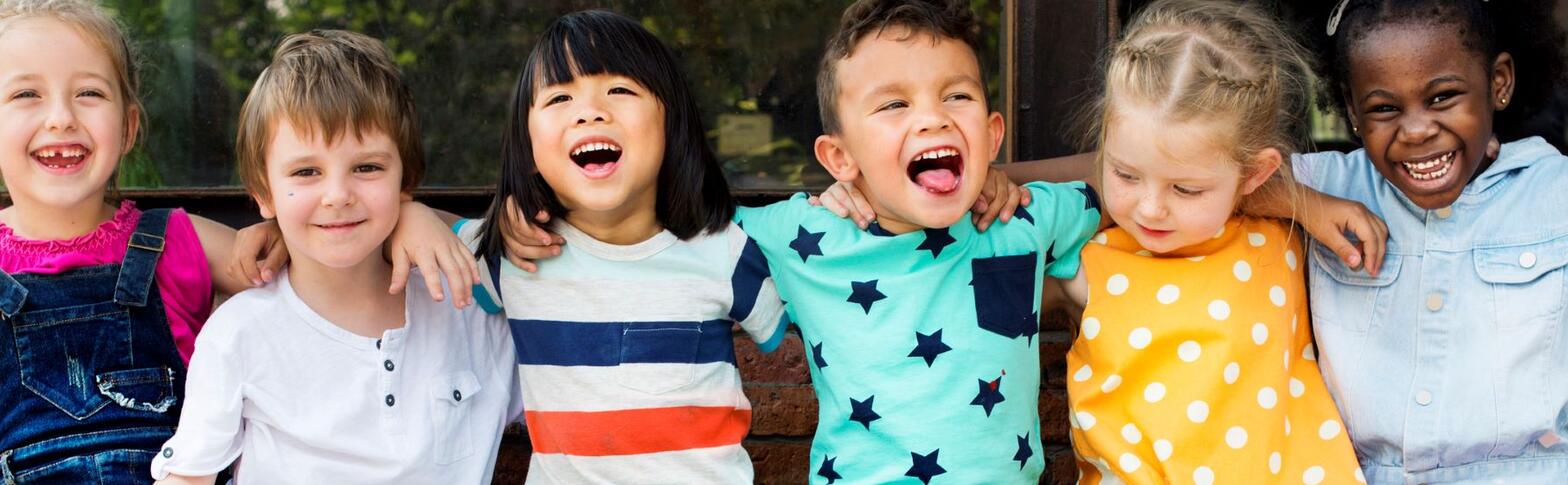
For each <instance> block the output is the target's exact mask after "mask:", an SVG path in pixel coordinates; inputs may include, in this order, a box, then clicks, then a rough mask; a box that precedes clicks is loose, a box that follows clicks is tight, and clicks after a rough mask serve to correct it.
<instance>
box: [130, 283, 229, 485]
mask: <svg viewBox="0 0 1568 485" xmlns="http://www.w3.org/2000/svg"><path fill="white" fill-rule="evenodd" d="M236 303H238V302H236ZM234 306H235V305H232V304H231V305H229V306H227V307H225V308H223V309H220V310H219V311H218V312H217V313H215V314H214V315H213V316H212V320H211V321H209V322H208V329H207V331H206V332H204V333H203V334H202V335H201V336H200V337H197V339H196V342H197V348H198V349H200V351H198V352H196V354H195V355H193V356H191V362H190V367H189V370H188V371H187V373H186V380H185V404H184V407H183V409H182V410H181V412H180V424H179V427H178V428H177V429H176V430H175V433H174V437H172V438H169V441H167V442H165V443H164V444H163V447H162V448H161V449H159V450H158V455H157V456H155V457H153V461H152V477H153V479H155V480H162V479H164V478H167V477H168V476H169V474H171V473H174V474H179V475H183V476H191V477H200V476H207V475H214V474H217V473H218V472H220V471H223V469H224V468H227V467H228V466H229V464H230V463H232V462H233V461H234V460H235V459H236V458H238V457H239V455H240V450H241V447H242V444H243V441H244V435H245V428H244V422H243V419H242V415H241V412H242V410H243V409H244V395H243V388H244V382H245V375H244V365H245V364H244V362H245V359H244V355H242V354H243V352H241V351H240V349H238V348H237V347H239V346H236V345H233V338H232V337H233V332H232V331H229V330H233V328H231V327H234V326H236V325H235V324H238V323H241V322H237V321H229V320H227V319H232V318H244V317H241V316H240V315H243V314H245V313H246V312H247V310H245V309H236V308H233V307H234ZM240 306H243V305H240Z"/></svg>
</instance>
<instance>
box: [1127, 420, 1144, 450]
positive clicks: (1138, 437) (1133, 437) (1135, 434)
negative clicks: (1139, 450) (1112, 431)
mask: <svg viewBox="0 0 1568 485" xmlns="http://www.w3.org/2000/svg"><path fill="white" fill-rule="evenodd" d="M1122 439H1124V440H1127V442H1128V443H1132V444H1135V445H1136V444H1138V442H1140V441H1143V433H1142V432H1140V431H1138V427H1137V426H1134V425H1133V424H1132V423H1127V425H1126V426H1122Z"/></svg>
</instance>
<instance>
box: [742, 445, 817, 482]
mask: <svg viewBox="0 0 1568 485" xmlns="http://www.w3.org/2000/svg"><path fill="white" fill-rule="evenodd" d="M742 444H743V446H745V447H746V452H747V453H750V454H751V463H752V465H753V467H754V468H755V470H756V473H757V478H756V480H755V481H756V483H758V484H761V485H773V484H797V483H806V472H807V470H808V469H809V468H810V463H809V462H810V460H811V442H810V441H809V440H807V441H801V440H746V441H745V442H744V443H742Z"/></svg>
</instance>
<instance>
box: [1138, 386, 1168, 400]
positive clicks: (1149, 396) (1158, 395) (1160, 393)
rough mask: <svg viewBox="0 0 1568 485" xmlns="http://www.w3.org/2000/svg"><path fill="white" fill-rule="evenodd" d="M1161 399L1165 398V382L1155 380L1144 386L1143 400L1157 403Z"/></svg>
mask: <svg viewBox="0 0 1568 485" xmlns="http://www.w3.org/2000/svg"><path fill="white" fill-rule="evenodd" d="M1161 399H1165V384H1160V383H1158V382H1155V383H1152V384H1149V385H1148V386H1145V387H1144V388H1143V400H1145V401H1149V402H1151V403H1156V402H1160V400H1161Z"/></svg>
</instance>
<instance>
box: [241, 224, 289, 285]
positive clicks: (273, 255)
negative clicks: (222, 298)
mask: <svg viewBox="0 0 1568 485" xmlns="http://www.w3.org/2000/svg"><path fill="white" fill-rule="evenodd" d="M288 261H289V251H288V248H287V247H286V246H284V245H283V231H282V230H280V229H278V223H277V221H271V220H268V221H261V222H258V223H255V224H251V225H250V227H246V228H244V229H240V230H239V231H237V232H235V233H234V251H233V254H231V255H230V257H229V267H228V269H227V271H228V273H229V276H232V277H235V278H239V279H241V280H243V281H249V282H250V284H251V286H253V287H261V286H263V285H266V284H267V283H271V282H272V278H273V277H274V276H275V275H277V273H278V270H280V269H283V265H284V264H285V263H288Z"/></svg>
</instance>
